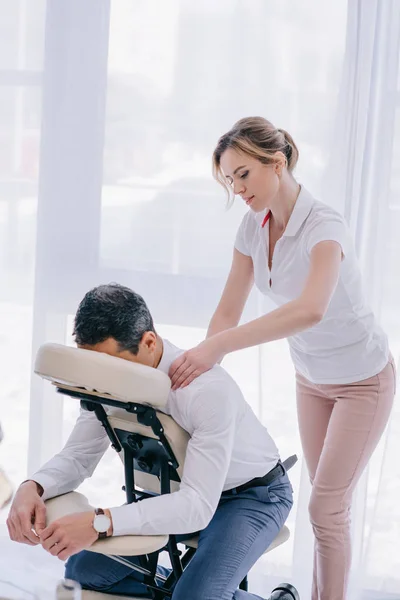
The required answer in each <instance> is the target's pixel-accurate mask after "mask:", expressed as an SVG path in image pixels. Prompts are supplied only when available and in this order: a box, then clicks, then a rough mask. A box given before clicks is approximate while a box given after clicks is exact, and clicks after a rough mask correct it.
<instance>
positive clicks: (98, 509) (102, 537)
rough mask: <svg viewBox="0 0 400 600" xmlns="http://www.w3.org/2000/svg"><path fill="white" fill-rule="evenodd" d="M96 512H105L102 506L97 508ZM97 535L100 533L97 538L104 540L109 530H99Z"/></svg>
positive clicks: (97, 513)
mask: <svg viewBox="0 0 400 600" xmlns="http://www.w3.org/2000/svg"><path fill="white" fill-rule="evenodd" d="M94 514H95V515H104V514H105V512H104V510H103V509H102V508H95V509H94ZM97 535H98V538H97V539H98V540H104V539H105V538H106V537H107V531H98V532H97Z"/></svg>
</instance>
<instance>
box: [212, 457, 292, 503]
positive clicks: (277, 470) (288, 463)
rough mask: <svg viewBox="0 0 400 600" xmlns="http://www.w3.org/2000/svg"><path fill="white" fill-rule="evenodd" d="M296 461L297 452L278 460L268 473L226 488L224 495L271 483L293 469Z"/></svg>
mask: <svg viewBox="0 0 400 600" xmlns="http://www.w3.org/2000/svg"><path fill="white" fill-rule="evenodd" d="M296 462H297V456H296V455H295V454H294V455H293V456H289V458H287V459H286V460H284V461H283V462H281V461H280V460H278V462H277V464H276V465H275V467H273V468H272V469H271V470H270V471H268V473H266V474H265V475H263V476H262V477H255V478H254V479H251V480H250V481H247V483H243V484H242V485H238V486H237V487H234V488H232V489H230V490H226V492H222V495H224V494H239V493H240V492H244V491H245V490H248V489H249V488H253V487H261V486H266V485H270V484H271V483H272V482H273V481H274V480H275V479H277V478H278V477H281V476H282V475H285V473H286V471H288V470H289V469H291V468H292V467H293V465H294V464H295V463H296Z"/></svg>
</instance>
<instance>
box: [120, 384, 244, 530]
mask: <svg viewBox="0 0 400 600" xmlns="http://www.w3.org/2000/svg"><path fill="white" fill-rule="evenodd" d="M210 387H211V386H207V390H204V392H201V391H199V392H198V393H197V394H196V395H194V397H193V398H192V399H191V400H190V401H189V402H190V407H191V408H188V409H189V410H191V411H192V414H193V417H192V422H193V424H194V430H193V433H192V436H191V438H190V440H189V443H188V447H187V452H186V458H185V464H184V468H183V475H182V481H181V484H180V489H179V490H178V491H176V492H173V493H171V494H165V495H162V496H156V497H153V498H148V499H145V500H142V501H140V502H137V503H135V504H127V505H124V506H120V507H117V508H111V509H110V511H111V515H112V520H113V531H114V535H127V534H140V535H157V534H159V535H160V534H170V533H171V534H185V533H188V534H189V533H193V532H196V531H199V530H202V529H204V528H205V527H206V526H207V525H208V523H209V522H210V521H211V519H212V517H213V515H214V513H215V511H216V509H217V506H218V502H219V500H220V497H221V493H222V490H223V486H224V483H225V480H226V476H227V472H228V468H229V464H230V460H231V455H232V450H233V440H234V432H235V423H236V415H237V408H236V405H235V402H234V401H232V398H230V397H229V393H228V390H226V389H225V390H224V391H222V390H219V389H218V388H217V386H215V388H216V389H215V390H214V391H213V389H212V387H211V389H210Z"/></svg>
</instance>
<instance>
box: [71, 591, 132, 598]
mask: <svg viewBox="0 0 400 600" xmlns="http://www.w3.org/2000/svg"><path fill="white" fill-rule="evenodd" d="M116 599H118V600H143V596H117V595H116V594H105V593H103V592H95V591H94V590H82V600H116Z"/></svg>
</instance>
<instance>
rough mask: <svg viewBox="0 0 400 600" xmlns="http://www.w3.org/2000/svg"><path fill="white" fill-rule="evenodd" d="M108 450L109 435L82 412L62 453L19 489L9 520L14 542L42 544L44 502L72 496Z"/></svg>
mask: <svg viewBox="0 0 400 600" xmlns="http://www.w3.org/2000/svg"><path fill="white" fill-rule="evenodd" d="M107 446H108V438H107V435H106V433H105V431H104V429H103V427H102V426H101V423H100V422H99V421H98V420H97V417H96V416H95V415H94V414H93V413H89V412H87V411H82V412H81V414H80V416H79V418H78V420H77V422H76V424H75V426H74V429H73V430H72V433H71V435H70V437H69V438H68V441H67V443H66V445H65V446H64V448H63V449H62V450H61V452H60V453H59V454H57V455H56V456H54V457H53V458H52V459H51V460H49V461H48V462H47V463H46V464H45V465H44V466H43V467H42V468H41V469H40V470H39V471H38V472H37V473H35V474H34V475H32V477H31V478H30V479H29V480H27V481H24V482H23V483H22V484H21V485H20V487H19V488H18V490H17V492H16V494H15V497H14V500H13V503H12V505H11V509H10V513H9V515H8V519H7V527H8V531H9V535H10V538H11V539H12V540H13V541H16V542H21V543H25V544H30V545H35V544H38V543H39V541H40V540H39V538H38V535H40V533H41V532H42V531H43V530H44V528H45V527H46V508H45V505H44V500H46V499H48V498H52V497H53V496H58V495H60V494H64V493H66V492H70V491H71V490H73V489H75V488H76V487H78V485H79V484H80V483H82V481H83V480H84V479H85V478H86V477H90V475H91V474H92V473H93V471H94V469H95V468H96V466H97V464H98V462H99V461H100V459H101V457H102V456H103V454H104V452H105V451H106V449H107ZM32 528H33V529H34V531H32ZM35 532H36V533H35Z"/></svg>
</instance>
